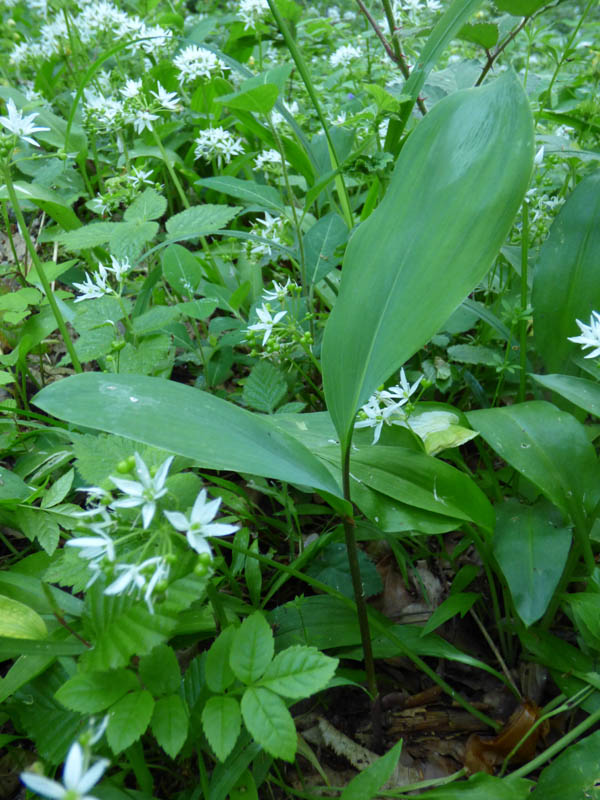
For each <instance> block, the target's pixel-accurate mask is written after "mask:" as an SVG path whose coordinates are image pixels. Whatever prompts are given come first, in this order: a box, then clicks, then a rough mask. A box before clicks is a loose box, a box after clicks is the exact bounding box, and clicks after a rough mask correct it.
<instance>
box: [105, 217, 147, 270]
mask: <svg viewBox="0 0 600 800" xmlns="http://www.w3.org/2000/svg"><path fill="white" fill-rule="evenodd" d="M158 227H159V226H158V222H144V221H143V220H135V221H134V222H120V223H119V224H118V227H116V228H115V229H114V231H113V232H112V233H111V235H110V237H109V240H108V245H109V248H110V251H111V253H112V254H113V255H114V256H115V258H118V259H124V258H127V259H128V260H129V261H131V262H135V261H137V259H138V258H139V257H140V256H141V254H142V251H143V249H144V245H145V244H147V243H148V242H151V241H152V239H154V237H155V236H156V234H157V233H158Z"/></svg>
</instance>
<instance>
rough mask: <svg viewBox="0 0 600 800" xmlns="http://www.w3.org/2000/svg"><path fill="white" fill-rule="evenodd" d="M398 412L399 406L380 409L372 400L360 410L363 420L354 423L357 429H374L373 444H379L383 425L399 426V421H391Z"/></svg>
mask: <svg viewBox="0 0 600 800" xmlns="http://www.w3.org/2000/svg"><path fill="white" fill-rule="evenodd" d="M371 399H372V398H371ZM397 410H398V407H397V406H385V407H384V408H380V406H379V404H378V403H376V402H371V400H370V401H369V402H368V403H366V404H365V405H364V406H363V407H362V408H361V410H360V412H359V414H360V415H361V419H359V420H358V422H355V423H354V427H355V428H374V430H373V444H377V442H378V441H379V437H380V436H381V429H382V427H383V424H384V423H385V424H386V425H399V424H400V421H399V420H390V417H391V416H392V415H393V414H395V413H396V411H397Z"/></svg>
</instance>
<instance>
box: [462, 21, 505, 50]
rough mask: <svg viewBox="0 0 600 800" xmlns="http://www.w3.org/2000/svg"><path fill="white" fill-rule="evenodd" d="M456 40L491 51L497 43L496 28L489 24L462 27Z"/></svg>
mask: <svg viewBox="0 0 600 800" xmlns="http://www.w3.org/2000/svg"><path fill="white" fill-rule="evenodd" d="M458 38H459V39H462V40H463V41H464V42H473V43H474V44H479V45H481V46H482V47H485V48H486V50H491V48H492V47H495V46H496V43H497V41H498V26H497V25H494V24H493V23H491V22H477V23H475V24H471V23H469V24H467V25H463V27H462V28H461V29H460V30H459V32H458Z"/></svg>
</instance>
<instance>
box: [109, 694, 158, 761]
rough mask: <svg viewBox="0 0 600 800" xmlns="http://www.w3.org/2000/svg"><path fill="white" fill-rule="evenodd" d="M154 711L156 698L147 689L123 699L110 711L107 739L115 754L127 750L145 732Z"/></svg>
mask: <svg viewBox="0 0 600 800" xmlns="http://www.w3.org/2000/svg"><path fill="white" fill-rule="evenodd" d="M153 711H154V698H153V697H152V695H151V694H150V692H148V691H147V690H146V689H142V690H141V691H139V692H131V693H130V694H128V695H125V697H122V698H121V699H120V700H119V701H118V702H117V703H115V705H114V706H112V708H111V709H110V712H109V716H108V727H107V728H106V739H107V741H108V744H109V746H110V749H111V750H112V751H113V753H115V754H117V753H120V752H122V751H123V750H126V749H127V748H128V747H130V745H132V744H133V743H134V742H136V741H137V740H138V739H139V738H140V736H141V735H142V734H143V733H144V732H145V730H146V728H147V727H148V725H149V723H150V719H151V718H152V712H153Z"/></svg>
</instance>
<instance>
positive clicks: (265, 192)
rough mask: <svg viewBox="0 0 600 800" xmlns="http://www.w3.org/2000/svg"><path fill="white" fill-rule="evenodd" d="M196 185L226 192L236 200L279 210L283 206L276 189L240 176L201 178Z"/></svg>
mask: <svg viewBox="0 0 600 800" xmlns="http://www.w3.org/2000/svg"><path fill="white" fill-rule="evenodd" d="M196 185H197V186H205V187H206V188H207V189H213V190H214V191H216V192H223V194H228V195H230V197H235V198H236V199H237V200H245V201H246V202H248V203H252V204H253V205H258V206H266V207H267V208H274V209H276V210H277V211H280V212H281V211H283V210H284V208H285V206H284V204H283V202H282V200H281V195H280V194H279V192H278V191H277V189H274V188H273V187H272V186H266V185H265V184H262V183H255V182H254V181H243V180H240V178H233V177H232V176H231V175H219V176H218V177H215V178H202V179H201V180H199V181H196Z"/></svg>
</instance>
